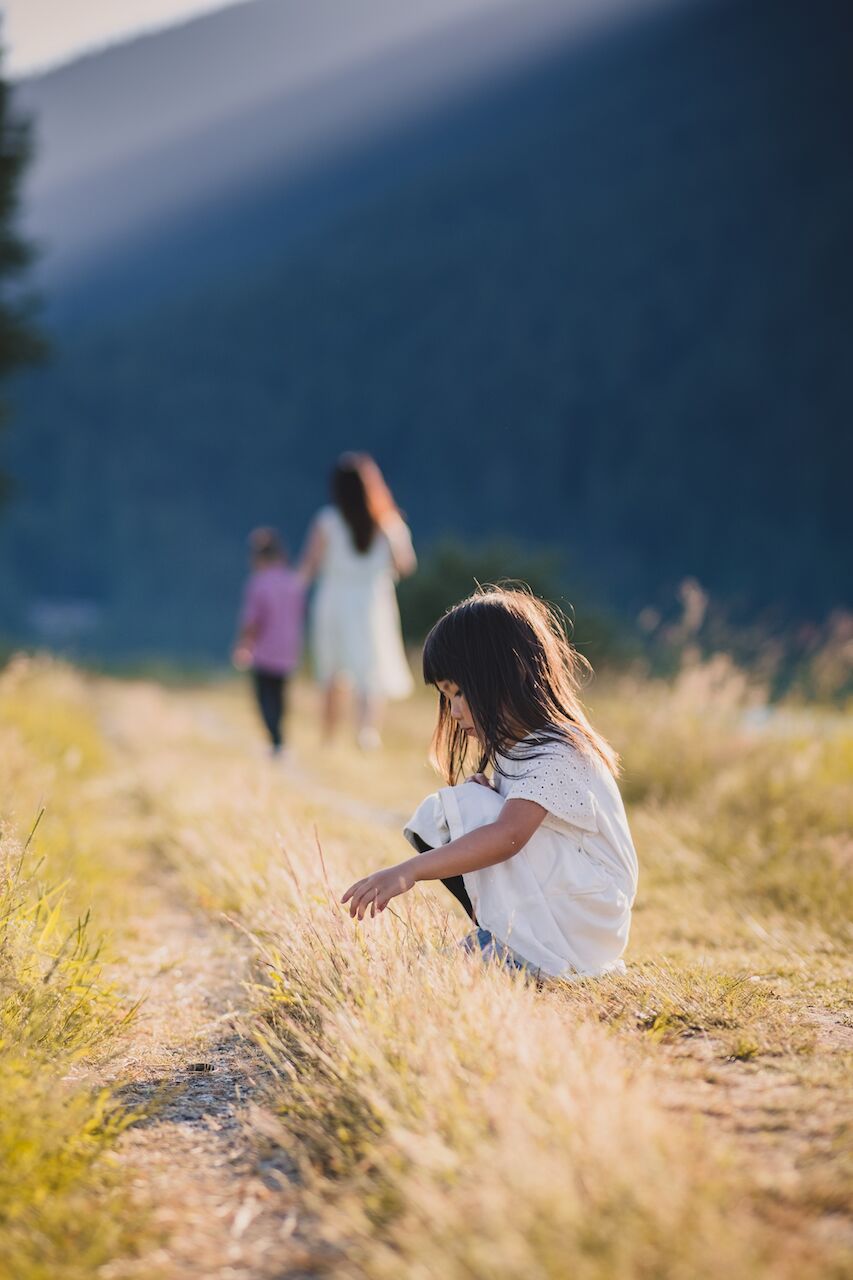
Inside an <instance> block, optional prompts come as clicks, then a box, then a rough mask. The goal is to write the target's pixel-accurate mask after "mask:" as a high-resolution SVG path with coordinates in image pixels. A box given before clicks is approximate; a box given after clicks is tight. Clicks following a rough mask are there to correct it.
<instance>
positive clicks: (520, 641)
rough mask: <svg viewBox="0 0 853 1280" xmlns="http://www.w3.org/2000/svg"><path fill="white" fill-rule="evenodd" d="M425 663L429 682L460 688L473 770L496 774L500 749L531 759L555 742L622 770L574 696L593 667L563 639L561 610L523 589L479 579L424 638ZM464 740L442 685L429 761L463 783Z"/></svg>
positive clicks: (465, 736)
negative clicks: (472, 738)
mask: <svg viewBox="0 0 853 1280" xmlns="http://www.w3.org/2000/svg"><path fill="white" fill-rule="evenodd" d="M423 664H424V680H425V681H426V683H427V684H433V685H434V684H437V683H438V681H439V680H448V681H451V682H452V683H453V684H455V685H458V687H459V688H460V689H461V691H462V692H463V693H464V695H465V699H466V701H467V703H468V707H469V709H470V711H471V715H472V717H473V719H474V723H475V724H476V726H477V732H478V735H479V737H478V739H477V745H478V748H479V752H480V755H479V759H478V761H477V769H478V770H482V769H485V768H486V767H487V766H489V765H491V766H492V767H493V768H495V769H497V770H498V772H500V766H499V764H498V762H497V759H496V757H497V755H498V753H499V752H502V753H504V754H505V753H506V752H507V751H509V750H510V749H512V754H513V756H514V757H515V758H520V759H533V758H534V757H535V756H536V755H537V754H539V751H540V750H541V749H542V747H544V746H545V745H546V744H547V743H548V742H553V741H555V740H556V741H568V742H570V743H571V744H572V746H574V747H576V748H577V750H578V751H581V752H583V753H584V754H585V755H588V756H594V757H597V758H598V759H600V760H601V761H602V762H603V763H604V765H605V766H606V767H607V768H608V769H609V770H610V771H611V773H613V774H616V773H617V772H618V767H619V764H618V757H617V756H616V753H615V752H614V750H613V748H612V747H611V746H610V745H609V743H608V742H607V741H606V740H605V739H604V738H603V737H602V736H601V735H600V734H599V733H596V731H595V730H594V729H593V727H592V725H591V724H590V723H589V720H588V718H587V715H586V712H585V711H584V708H583V704H582V702H581V700H580V685H581V679H582V677H583V676H585V675H587V674H590V673H591V668H590V665H589V663H588V662H587V660H586V658H584V657H583V656H582V655H581V654H579V653H578V652H577V650H576V649H574V648H573V646H572V645H571V644H570V643H569V640H568V637H567V635H566V619H565V618H564V616H563V614H562V613H560V611H559V610H558V609H557V608H555V607H554V606H551V605H547V604H546V603H545V602H544V601H542V600H538V599H537V598H536V597H535V596H534V595H532V593H531V592H530V590H529V589H518V588H509V587H503V586H497V587H485V588H481V589H479V590H478V591H476V592H475V594H474V595H472V596H469V597H468V599H467V600H463V601H462V602H461V603H460V604H457V605H454V606H453V608H452V609H450V610H449V611H448V612H447V613H446V614H445V615H444V617H443V618H441V619H439V621H438V622H437V623H436V624H435V626H434V627H433V628H432V630H431V631H430V633H429V635H428V636H427V638H426V643H425V645H424V659H423ZM522 739H524V742H523V743H521V740H522ZM516 744H520V745H516ZM469 746H470V742H469V739H468V737H467V735H466V734H465V733H464V732H463V731H462V730H461V729H460V728H459V726H458V725H457V723H456V721H455V720H454V719H453V717H452V716H451V714H450V702H449V700H448V699H447V698H446V697H445V695H444V694H443V693H442V694H441V697H440V700H439V705H438V721H437V723H436V727H435V733H434V735H433V741H432V760H433V763H434V764H435V765H436V766H437V768H438V769H439V770H440V772H441V773H442V774H443V775H444V777H445V778H446V779H447V781H448V782H449V783H451V784H455V783H456V782H458V781H459V779H460V777H461V775H462V771H463V769H464V767H465V765H466V761H467V757H468V751H469Z"/></svg>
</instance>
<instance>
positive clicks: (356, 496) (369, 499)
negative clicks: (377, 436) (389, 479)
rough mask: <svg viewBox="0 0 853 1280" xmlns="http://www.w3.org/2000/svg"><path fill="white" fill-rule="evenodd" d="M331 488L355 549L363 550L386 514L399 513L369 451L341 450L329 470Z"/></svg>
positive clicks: (383, 520)
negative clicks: (348, 451)
mask: <svg viewBox="0 0 853 1280" xmlns="http://www.w3.org/2000/svg"><path fill="white" fill-rule="evenodd" d="M331 489H332V501H333V502H334V504H335V506H336V507H337V508H338V510H339V511H340V513H341V515H342V516H343V518H344V520H345V521H346V522H347V524H348V525H349V529H350V532H351V533H352V540H353V542H354V543H355V547H356V550H357V551H359V552H361V553H362V554H364V552H366V551H369V550H370V546H371V544H372V542H373V536H374V534H375V533H376V530H377V529H378V528H379V527H380V526H381V525H383V524H384V523H385V521H386V520H387V519H388V517H389V515H399V510H398V508H397V504H396V502H395V501H394V499H393V497H392V496H391V490H390V489H389V488H388V485H387V484H386V483H385V477H384V476H383V475H382V472H381V471H380V470H379V467H378V466H377V464H376V463H375V462H374V460H373V458H371V457H370V455H369V454H367V453H343V454H341V456H340V458H338V461H337V462H336V463H335V467H334V469H333V471H332V479H331Z"/></svg>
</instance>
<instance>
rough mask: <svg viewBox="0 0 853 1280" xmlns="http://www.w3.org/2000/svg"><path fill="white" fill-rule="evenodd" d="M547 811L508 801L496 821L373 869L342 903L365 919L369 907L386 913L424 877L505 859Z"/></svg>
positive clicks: (441, 876) (461, 871)
mask: <svg viewBox="0 0 853 1280" xmlns="http://www.w3.org/2000/svg"><path fill="white" fill-rule="evenodd" d="M546 812H547V811H546V810H545V809H543V808H542V806H541V805H540V804H536V803H535V802H534V801H533V800H507V802H506V804H505V805H504V807H503V808H502V809H501V812H500V816H499V817H498V818H497V820H496V821H495V822H489V823H487V824H486V826H484V827H478V828H477V830H476V831H470V832H468V833H467V835H464V836H460V837H459V839H458V840H451V841H450V843H449V844H445V845H442V846H441V847H440V848H438V849H430V851H429V852H428V853H419V854H416V855H415V856H414V857H413V858H407V859H406V861H405V862H399V863H398V864H397V865H396V866H395V867H386V868H385V869H384V870H382V871H374V873H373V874H372V875H369V876H366V877H365V878H364V880H357V881H356V883H355V884H353V885H350V887H349V889H347V891H346V893H345V894H344V896H343V897H342V898H341V902H343V903H347V902H348V903H349V913H350V915H351V916H353V917H356V916H357V917H358V919H359V920H363V919H364V917H365V915H366V913H367V912H368V911H369V912H370V914H371V915H372V916H375V915H376V913H377V911H384V909H385V907H387V905H388V903H389V902H390V901H391V899H392V898H395V897H396V896H397V894H399V893H406V892H407V891H408V890H409V889H411V888H412V885H414V884H416V883H417V881H419V880H443V879H446V878H447V877H448V876H458V875H464V874H465V872H466V871H481V870H482V868H483V867H493V866H494V865H495V864H496V863H498V862H506V860H507V858H511V857H512V856H513V854H515V853H518V851H519V849H523V848H524V846H525V845H526V844H527V841H528V840H529V839H530V837H531V836H532V835H533V833H534V831H535V830H536V828H537V827H538V826H540V824H541V823H542V820H543V818H544V817H545V814H546Z"/></svg>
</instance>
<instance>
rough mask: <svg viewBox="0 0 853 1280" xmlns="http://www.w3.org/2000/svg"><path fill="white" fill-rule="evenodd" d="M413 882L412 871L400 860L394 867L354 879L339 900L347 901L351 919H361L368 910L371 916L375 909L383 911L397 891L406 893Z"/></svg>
mask: <svg viewBox="0 0 853 1280" xmlns="http://www.w3.org/2000/svg"><path fill="white" fill-rule="evenodd" d="M414 883H415V874H414V872H413V871H412V870H411V868H410V867H409V864H408V863H407V862H401V863H399V864H398V865H397V866H396V867H386V869H385V870H384V871H374V873H373V875H372V876H366V877H365V879H364V880H356V882H355V884H353V885H350V887H349V888H348V889H347V891H346V893H345V894H344V896H343V897H342V898H341V902H343V903H347V902H349V913H350V915H351V916H352V917H353V919H356V918H358V919H359V920H363V919H364V917H365V914H366V913H367V911H368V910H369V911H370V914H371V916H375V915H376V913H377V911H384V910H385V908H386V907H387V906H388V903H389V902H390V901H391V899H392V898H396V896H397V894H398V893H406V892H407V891H408V890H409V889H411V887H412V885H413V884H414Z"/></svg>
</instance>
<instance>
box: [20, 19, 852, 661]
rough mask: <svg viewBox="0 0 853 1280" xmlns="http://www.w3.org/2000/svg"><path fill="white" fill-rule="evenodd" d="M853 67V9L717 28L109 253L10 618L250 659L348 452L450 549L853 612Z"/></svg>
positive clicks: (649, 584) (451, 120)
mask: <svg viewBox="0 0 853 1280" xmlns="http://www.w3.org/2000/svg"><path fill="white" fill-rule="evenodd" d="M850 52H851V40H850V28H849V23H848V20H847V15H846V11H845V8H844V6H842V5H840V4H829V3H823V4H818V5H817V6H814V5H813V6H811V8H810V9H809V10H808V12H807V11H806V9H805V7H804V6H802V5H799V4H796V5H795V4H793V3H778V2H775V3H769V2H767V3H761V4H726V5H704V6H697V7H691V8H690V9H689V10H686V11H684V12H682V13H680V14H675V15H670V14H668V15H666V16H665V17H662V18H660V19H658V20H656V21H653V22H648V23H646V24H645V25H644V26H643V28H642V30H641V32H639V33H638V32H632V33H630V34H626V33H622V34H618V33H616V32H611V33H610V35H609V37H608V39H607V40H606V41H602V42H600V43H598V44H596V45H591V46H589V47H586V46H585V47H583V48H580V49H572V48H567V49H564V50H562V51H559V50H558V51H557V52H556V53H555V54H554V56H553V57H552V58H551V59H550V60H549V61H548V62H547V63H545V62H542V63H540V64H539V65H538V66H537V67H536V68H535V70H532V71H530V72H529V73H527V74H525V75H522V76H517V77H516V78H515V79H514V80H512V81H511V82H510V81H508V82H505V83H504V84H503V85H501V86H500V87H496V88H494V89H493V90H492V91H491V92H490V93H489V94H488V95H481V96H480V97H479V98H478V100H477V102H476V104H471V103H469V104H467V105H466V104H462V103H456V104H455V105H454V106H453V107H452V108H449V109H448V110H447V111H445V113H444V114H443V115H439V116H437V117H434V118H433V119H432V120H431V121H430V122H429V123H425V124H422V125H420V126H418V127H417V128H414V127H412V128H410V129H409V130H408V131H407V132H406V133H405V134H404V135H401V136H400V137H399V138H397V139H386V140H385V142H384V143H383V144H382V146H380V147H377V148H374V149H372V150H371V149H368V150H364V151H362V152H361V153H352V154H351V155H350V156H349V158H348V160H347V162H346V163H345V164H340V163H339V164H336V165H335V166H333V167H330V168H328V169H326V170H323V169H317V170H315V171H314V172H312V173H311V174H307V175H305V176H304V178H303V180H302V182H301V184H297V185H294V181H293V178H292V175H285V176H284V178H280V177H279V176H278V175H277V174H275V173H273V172H270V173H268V174H264V175H262V177H261V178H260V179H259V180H258V181H257V182H254V183H246V184H244V186H243V188H242V190H241V191H240V192H238V193H234V194H232V195H231V196H230V197H229V198H228V199H223V200H222V201H221V202H220V203H219V204H218V205H217V207H216V208H215V209H212V210H210V211H209V213H208V214H207V215H206V217H205V219H204V220H203V221H202V222H199V221H196V220H194V219H193V218H192V217H189V218H187V219H186V221H184V222H182V221H181V220H180V219H176V220H175V221H174V222H173V223H172V224H171V226H170V227H169V228H168V229H165V230H161V231H158V232H156V233H153V234H152V235H151V237H150V238H149V240H148V241H147V242H146V243H145V244H144V245H143V244H141V245H140V246H139V250H138V252H137V253H135V254H134V253H127V254H125V255H123V256H122V257H121V258H120V259H118V260H116V261H114V262H105V263H104V264H103V266H102V270H101V272H100V273H99V274H98V275H96V276H92V277H91V279H90V280H89V282H88V285H87V290H86V291H83V290H80V291H78V292H77V293H76V294H73V295H72V294H69V296H68V298H67V299H66V307H65V310H64V312H63V313H62V314H63V320H62V328H61V333H60V338H61V342H62V346H61V348H60V349H59V351H58V355H57V359H56V361H55V364H54V366H53V368H52V369H51V370H49V371H47V372H46V373H44V374H40V375H38V376H34V377H30V378H28V380H27V381H26V383H25V384H23V385H22V388H21V392H20V406H21V415H22V417H21V422H20V424H19V426H18V429H17V431H16V433H15V436H14V437H13V439H12V440H11V441H10V450H9V452H10V459H11V463H12V465H13V466H14V469H15V470H16V471H17V473H18V474H19V476H20V482H21V486H22V489H23V495H24V496H23V497H22V500H21V501H20V503H19V504H18V507H17V510H15V511H14V512H12V513H10V516H9V519H8V527H7V535H8V536H7V542H8V550H7V553H6V556H5V558H4V560H3V561H2V562H0V563H2V565H3V571H4V580H5V582H6V584H7V592H6V598H7V605H6V610H7V612H6V617H7V619H9V620H12V609H13V604H12V603H10V602H13V601H14V598H15V596H17V602H18V606H19V609H22V608H25V606H26V603H27V600H29V599H31V598H32V597H33V596H56V595H62V594H68V595H72V596H78V597H85V598H90V599H93V600H96V601H99V602H101V603H102V604H103V606H104V608H105V611H106V612H105V624H104V628H103V631H102V642H103V643H105V644H106V643H110V644H112V645H114V646H117V647H123V648H128V647H132V648H135V649H142V648H146V647H160V648H184V649H190V648H192V649H208V650H215V649H217V647H219V648H221V647H223V646H224V645H225V643H226V639H227V634H228V630H229V627H230V621H231V610H232V606H233V600H234V593H235V590H236V587H237V583H238V579H239V575H240V571H241V560H242V546H241V542H242V537H243V535H244V533H245V530H246V529H247V527H249V526H250V525H251V524H252V523H254V522H257V521H261V520H275V521H276V522H278V523H280V524H281V525H282V526H283V527H284V528H285V530H286V531H287V533H288V534H289V535H290V536H291V537H292V538H296V537H298V536H299V535H300V534H301V530H302V528H303V525H304V522H305V520H306V519H307V517H308V516H309V515H310V513H311V511H312V510H313V509H314V508H315V507H316V505H317V504H318V503H319V502H320V501H321V500H322V499H323V476H324V473H325V470H326V468H327V466H328V463H329V461H330V459H331V458H332V457H333V456H334V454H335V452H336V451H337V450H338V449H340V448H342V447H351V446H353V445H357V446H361V447H367V448H370V449H374V450H375V451H376V452H377V454H378V455H379V456H380V458H381V459H382V461H383V463H384V464H385V465H386V466H387V469H388V471H389V474H390V477H391V479H392V482H393V484H394V485H395V487H396V489H397V490H398V491H399V494H400V498H401V501H402V502H403V504H404V505H405V506H406V508H407V510H408V512H409V514H410V516H411V518H412V521H413V524H414V527H415V530H416V533H417V534H418V535H420V536H421V537H422V538H423V537H428V536H430V535H434V534H436V533H438V532H441V531H443V530H446V529H454V530H457V531H460V532H462V533H464V534H466V535H474V534H482V533H484V532H489V531H498V530H499V531H501V532H505V533H506V532H511V533H515V534H516V535H517V536H522V537H527V538H530V539H533V540H543V541H548V542H553V543H556V544H559V545H562V546H564V547H566V548H568V549H570V550H571V552H572V554H573V556H574V557H575V558H576V560H577V562H578V563H579V564H580V565H581V566H582V568H583V570H584V573H585V576H587V577H592V578H593V579H594V580H595V581H596V582H597V583H599V584H600V589H601V593H602V594H603V595H604V596H605V597H607V598H609V600H610V601H611V602H613V603H615V604H616V605H617V606H621V607H624V608H632V607H636V606H637V605H639V604H641V603H643V602H644V601H645V600H647V599H649V598H655V597H656V596H658V595H659V594H660V593H663V592H665V591H666V590H668V589H670V588H671V586H672V584H673V583H674V582H675V581H677V580H678V579H679V577H681V576H683V575H684V574H686V573H694V574H697V575H698V576H699V577H700V578H701V579H702V581H703V582H705V583H706V584H707V585H708V586H709V587H710V588H711V589H712V590H713V591H715V592H716V593H717V594H719V595H722V596H724V597H727V598H733V599H738V600H740V601H741V603H742V604H743V606H744V608H745V609H746V610H748V611H749V610H752V611H754V610H755V609H757V608H759V607H764V606H767V605H769V604H777V605H781V606H782V607H784V609H785V610H786V611H787V612H788V613H789V614H794V615H800V616H804V615H809V614H814V613H817V612H820V611H821V610H824V609H826V608H827V607H831V606H833V605H835V604H838V603H840V602H842V601H843V600H844V599H847V600H848V601H849V594H848V584H847V580H846V578H845V576H844V554H845V545H844V540H845V538H846V537H847V536H848V535H849V504H848V502H847V496H846V486H847V479H846V477H847V475H849V462H850V461H851V459H850V432H849V422H850V414H851V408H853V394H851V390H852V388H851V378H853V374H851V371H850V368H849V361H848V360H847V358H846V354H847V351H848V349H849V341H850V335H851V333H852V332H853V253H851V247H853V246H851V227H853V179H851V174H850V167H849V163H848V159H847V152H848V136H849V123H850V120H851V118H852V117H853V112H851V106H853V102H851V85H850V78H849V76H848V74H847V69H848V67H849V58H850ZM143 286H144V287H143Z"/></svg>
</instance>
